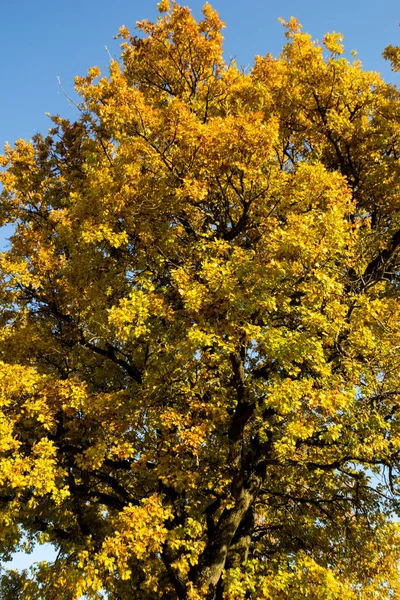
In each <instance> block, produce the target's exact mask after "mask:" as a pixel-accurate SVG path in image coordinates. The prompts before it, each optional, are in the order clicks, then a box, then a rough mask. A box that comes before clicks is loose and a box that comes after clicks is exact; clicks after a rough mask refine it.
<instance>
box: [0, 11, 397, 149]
mask: <svg viewBox="0 0 400 600" xmlns="http://www.w3.org/2000/svg"><path fill="white" fill-rule="evenodd" d="M189 5H190V6H191V8H192V10H193V12H194V14H195V15H196V16H200V11H201V7H202V5H203V1H202V0H190V3H189ZM213 5H214V7H215V8H216V9H217V10H218V11H219V13H220V15H221V16H222V18H223V20H224V21H225V23H226V29H225V52H226V55H227V56H228V57H230V56H234V57H235V58H236V60H237V62H238V63H239V64H240V65H242V66H245V65H246V66H247V65H249V64H251V63H252V60H253V57H254V56H255V55H256V54H261V55H262V54H266V53H267V52H272V53H273V54H277V53H278V52H279V50H280V48H281V47H282V44H283V43H284V37H283V30H282V27H281V25H280V24H279V23H278V21H277V19H278V17H280V16H281V17H284V18H285V19H286V18H289V17H290V16H291V15H293V16H296V17H297V18H298V19H299V20H300V22H301V23H302V24H303V26H304V29H305V30H306V31H308V32H309V33H311V34H312V35H313V37H315V38H321V37H322V35H323V34H324V33H326V31H332V30H335V31H340V32H341V33H343V34H344V35H345V43H346V48H347V50H348V51H349V52H350V50H352V49H356V50H357V51H358V55H359V58H360V59H361V60H362V62H363V63H364V65H365V67H366V68H368V69H373V70H379V71H381V72H382V73H383V74H384V76H385V77H387V78H390V77H391V72H390V69H389V68H388V65H387V64H386V63H385V61H384V60H383V59H382V57H381V53H382V50H383V49H384V47H385V46H386V45H387V44H388V43H392V44H400V28H399V27H398V23H399V21H400V2H399V0H380V1H377V0H335V1H334V2H321V1H320V0H302V1H299V0H297V1H296V0H286V2H277V1H276V0H236V1H230V2H228V0H214V2H213ZM1 13H2V14H1V22H0V55H1V83H2V93H1V94H0V115H1V119H0V147H1V148H2V147H3V145H4V142H5V141H8V142H10V143H11V142H13V141H14V140H15V139H16V138H18V137H23V138H29V137H31V136H32V135H33V134H34V133H35V131H41V132H46V130H47V129H48V127H50V123H49V121H48V119H46V117H45V113H46V112H50V113H53V114H54V113H60V114H62V115H73V114H74V113H73V112H72V111H71V109H70V108H69V107H68V102H67V100H66V98H65V97H64V96H63V95H62V93H61V90H60V89H59V87H58V84H57V77H60V78H61V81H62V84H63V87H64V89H65V91H66V92H67V93H71V92H72V90H73V78H74V76H75V75H84V74H85V73H86V71H87V69H88V68H89V67H90V66H93V65H99V66H100V67H105V66H106V64H107V62H108V56H107V53H106V50H105V48H104V46H105V45H107V46H108V47H109V49H110V52H111V53H112V54H113V55H117V54H118V49H119V45H118V42H116V41H115V40H114V39H113V38H114V35H115V34H116V33H117V32H118V29H119V27H120V25H122V24H124V25H126V26H128V27H131V28H132V29H133V28H134V26H135V22H136V21H137V20H139V19H143V18H146V17H148V18H151V19H154V18H156V17H157V15H158V12H157V9H156V2H155V1H153V0H141V1H140V0H129V1H128V0H113V1H112V2H111V1H110V0H107V1H106V0H68V1H66V0H63V1H59V2H53V1H50V0H36V1H35V2H32V0H3V1H2V11H1Z"/></svg>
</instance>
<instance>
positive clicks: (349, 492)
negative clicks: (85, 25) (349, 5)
mask: <svg viewBox="0 0 400 600" xmlns="http://www.w3.org/2000/svg"><path fill="white" fill-rule="evenodd" d="M159 8H160V12H161V13H162V15H161V16H160V17H159V19H158V21H157V22H156V23H151V22H148V21H143V22H141V23H139V24H138V28H139V31H140V32H141V34H140V35H139V37H134V36H131V34H130V33H129V31H128V30H127V29H126V28H122V29H121V32H120V37H121V38H122V39H123V43H122V55H121V60H120V61H115V60H112V61H111V64H110V71H109V76H108V77H101V76H100V72H99V69H97V68H92V69H90V70H89V74H88V76H87V77H81V78H77V80H76V86H77V90H78V92H79V94H80V96H81V104H80V106H79V108H80V111H81V113H80V118H79V120H77V121H76V122H70V121H68V120H66V119H63V118H61V117H59V116H57V117H53V122H54V123H53V124H54V127H53V129H52V130H51V131H50V134H49V135H48V136H47V137H43V136H41V135H36V136H35V137H34V139H33V141H32V142H25V141H22V140H19V141H17V142H16V144H15V146H14V147H10V146H8V147H6V149H5V155H4V156H3V158H2V165H3V167H4V169H3V172H2V173H1V180H2V182H3V186H4V189H3V192H2V201H1V209H0V213H1V223H2V224H6V223H12V224H14V226H15V233H14V234H13V236H12V238H11V246H10V249H9V250H8V251H5V252H3V253H2V255H1V258H0V265H1V303H0V304H1V322H2V325H3V328H2V333H1V337H0V358H1V361H2V362H1V364H0V387H1V404H0V407H1V413H0V430H1V441H0V502H1V513H0V521H1V527H0V540H1V550H2V553H3V557H4V558H7V557H8V556H10V553H12V552H13V551H14V550H15V549H18V548H20V547H21V545H22V546H24V545H26V544H28V546H29V544H30V543H34V542H38V541H39V542H50V543H52V544H53V545H54V547H55V548H56V549H57V551H58V556H57V559H56V560H55V561H54V562H53V563H42V564H40V565H38V566H37V567H36V570H35V572H34V573H33V574H31V575H30V576H29V574H27V573H24V574H23V576H22V577H21V578H18V575H17V574H16V573H15V572H14V573H10V574H8V575H7V574H5V575H4V576H3V587H2V590H3V591H2V597H3V598H11V597H12V595H13V594H14V591H15V590H18V594H19V595H20V596H21V597H24V598H44V599H46V598H48V599H50V598H52V599H54V598H57V599H63V598H64V599H65V600H68V599H71V600H72V599H77V598H79V597H80V596H81V595H82V594H85V595H86V597H88V598H97V597H99V595H101V594H102V593H103V594H104V593H105V594H106V596H107V597H108V598H110V599H117V598H118V599H121V600H126V599H135V598H136V599H140V600H153V599H154V600H155V599H157V598H160V599H161V598H163V599H188V600H189V599H191V600H195V599H201V598H204V599H210V600H211V599H222V598H223V599H231V600H240V599H241V598H243V599H244V598H252V599H263V598H264V599H273V600H274V599H288V600H293V599H294V600H295V599H296V598H297V599H303V598H310V599H315V600H320V599H322V598H325V599H338V598H340V599H356V598H358V599H360V598H363V599H364V598H365V599H368V598H391V597H397V594H400V585H399V574H398V560H399V558H400V539H399V526H398V522H397V520H396V519H397V515H398V511H399V492H400V489H399V485H400V481H399V468H400V462H399V461H400V456H399V451H400V371H399V365H400V305H399V281H400V280H399V272H400V258H399V247H400V211H399V207H400V201H399V198H400V160H399V156H400V125H399V116H400V97H399V91H398V89H397V88H396V87H395V86H394V85H391V84H387V83H385V82H384V81H383V80H382V79H381V77H380V76H379V75H378V74H377V73H371V72H367V71H365V70H364V69H363V67H362V65H361V63H360V62H358V61H357V60H355V61H354V62H349V61H348V60H346V59H345V58H344V57H343V56H342V54H343V49H342V46H341V36H340V35H339V34H336V33H331V34H327V35H326V36H325V38H324V40H323V43H322V44H319V43H317V42H313V41H312V39H311V38H310V36H308V35H306V34H303V33H301V30H300V26H299V25H298V23H297V22H296V21H295V20H294V19H292V20H290V21H289V22H287V23H284V26H285V27H286V29H287V33H286V35H287V38H288V39H287V44H286V45H285V47H284V48H283V52H282V54H281V56H280V57H279V58H278V59H275V58H273V57H272V56H270V55H267V56H265V57H257V58H256V59H255V63H254V66H253V68H252V69H251V70H250V71H249V72H243V71H242V70H240V69H238V67H237V66H236V65H235V63H232V62H231V63H229V64H226V63H225V62H224V60H223V57H222V46H221V44H222V36H221V28H222V26H223V24H222V22H221V21H220V19H219V17H218V15H217V13H216V12H215V11H214V10H212V8H211V7H210V6H209V5H208V4H206V5H205V7H204V10H203V13H204V18H203V19H202V20H201V21H200V22H196V21H195V20H194V18H193V17H192V15H191V13H190V11H189V9H188V8H184V7H180V6H178V5H177V4H173V5H172V7H169V6H168V3H167V2H165V1H164V2H162V3H160V5H159ZM398 53H399V49H396V48H393V47H389V48H388V49H387V50H386V55H387V57H388V58H391V59H392V60H393V67H394V68H397V67H398V60H397V58H396V57H398ZM396 61H397V62H396ZM24 547H25V546H24ZM12 590H14V591H12ZM21 590H22V591H21Z"/></svg>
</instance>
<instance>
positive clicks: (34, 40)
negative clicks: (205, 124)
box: [0, 0, 400, 567]
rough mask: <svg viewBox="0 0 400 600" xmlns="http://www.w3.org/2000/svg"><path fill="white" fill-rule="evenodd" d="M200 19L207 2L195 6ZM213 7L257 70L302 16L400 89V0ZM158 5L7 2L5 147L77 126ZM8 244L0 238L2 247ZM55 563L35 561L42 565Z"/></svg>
mask: <svg viewBox="0 0 400 600" xmlns="http://www.w3.org/2000/svg"><path fill="white" fill-rule="evenodd" d="M188 4H189V6H190V7H191V8H192V10H193V13H194V14H195V16H196V17H199V16H200V15H201V7H202V5H203V1H201V0H190V2H189V3H188ZM212 4H213V6H214V7H215V8H216V9H217V10H218V11H219V13H220V15H221V17H222V19H223V20H224V21H225V23H226V29H225V31H224V35H225V54H226V57H227V58H230V57H233V58H235V59H236V61H237V63H238V64H239V65H241V66H250V65H251V64H252V61H253V57H254V56H255V55H256V54H261V55H263V54H266V53H268V52H272V53H273V54H275V55H276V54H278V53H279V51H280V49H281V47H282V45H283V43H284V33H283V29H282V27H281V25H280V24H279V23H278V21H277V19H278V17H283V18H285V19H288V18H289V17H290V16H292V15H293V16H296V17H297V18H298V20H299V21H300V22H301V23H302V24H303V27H304V30H305V31H308V32H309V33H311V34H312V36H313V37H314V38H319V39H320V38H321V37H322V36H323V34H324V33H326V32H327V31H332V30H335V31H340V32H341V33H343V34H344V36H345V46H346V50H347V51H348V53H350V51H351V50H353V49H355V50H357V51H358V58H360V59H361V61H362V62H363V64H364V66H365V68H366V69H369V70H376V71H380V72H381V73H382V74H383V76H384V77H385V78H386V79H387V80H391V81H394V82H398V81H399V77H398V75H395V74H393V73H391V71H390V66H389V65H388V64H387V63H386V62H385V61H384V60H383V59H382V56H381V54H382V51H383V49H384V47H385V46H386V45H387V44H389V43H391V44H394V45H400V28H399V27H398V23H399V22H400V2H399V0H380V1H379V2H378V1H377V0H335V1H334V2H324V3H322V2H321V1H320V0H302V1H301V2H300V1H298V0H297V1H296V0H285V2H278V1H276V0H235V1H234V2H232V1H231V2H228V0H215V1H214V2H212ZM157 15H158V12H157V8H156V2H155V1H153V0H151V1H149V0H142V1H139V0H129V1H127V0H113V2H110V0H107V1H106V0H68V1H65V0H61V1H60V0H59V1H58V2H54V1H50V0H36V1H35V2H32V0H2V3H1V20H0V55H1V83H2V93H1V94H0V115H1V119H0V146H1V147H3V146H4V143H5V142H6V141H8V142H10V143H12V142H13V141H14V140H15V139H17V138H26V139H29V138H30V137H31V136H32V135H33V134H34V133H35V132H37V131H39V132H42V133H46V131H47V129H48V128H49V127H50V126H51V124H50V121H49V120H48V118H47V117H46V116H45V113H46V112H49V113H51V114H61V115H63V116H69V117H70V118H73V117H74V115H75V114H76V111H75V110H74V109H73V107H71V106H70V105H69V103H68V100H67V99H66V97H65V95H64V94H63V92H62V90H61V88H60V87H59V85H58V83H57V77H59V78H60V80H61V82H62V85H63V89H64V91H65V92H66V94H69V95H72V94H73V78H74V76H75V75H84V74H85V73H86V71H87V69H88V68H89V67H90V66H93V65H98V66H100V67H101V68H104V70H105V68H106V65H107V63H108V54H107V51H106V50H105V46H108V48H109V51H110V52H111V54H112V55H113V56H117V55H118V48H119V44H118V42H116V41H115V40H114V39H113V38H114V35H116V34H117V32H118V29H119V27H120V26H121V25H126V26H127V27H129V28H132V29H133V28H134V26H135V23H136V21H137V20H140V19H144V18H150V19H155V18H157ZM3 244H4V236H3V239H2V236H1V233H0V246H1V245H3ZM46 556H49V554H46V552H43V551H40V552H39V553H35V554H34V557H35V558H36V559H37V560H42V559H44V558H46ZM31 561H32V557H26V556H24V555H18V556H17V558H16V560H15V561H14V566H16V567H21V566H27V564H29V563H30V562H31Z"/></svg>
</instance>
